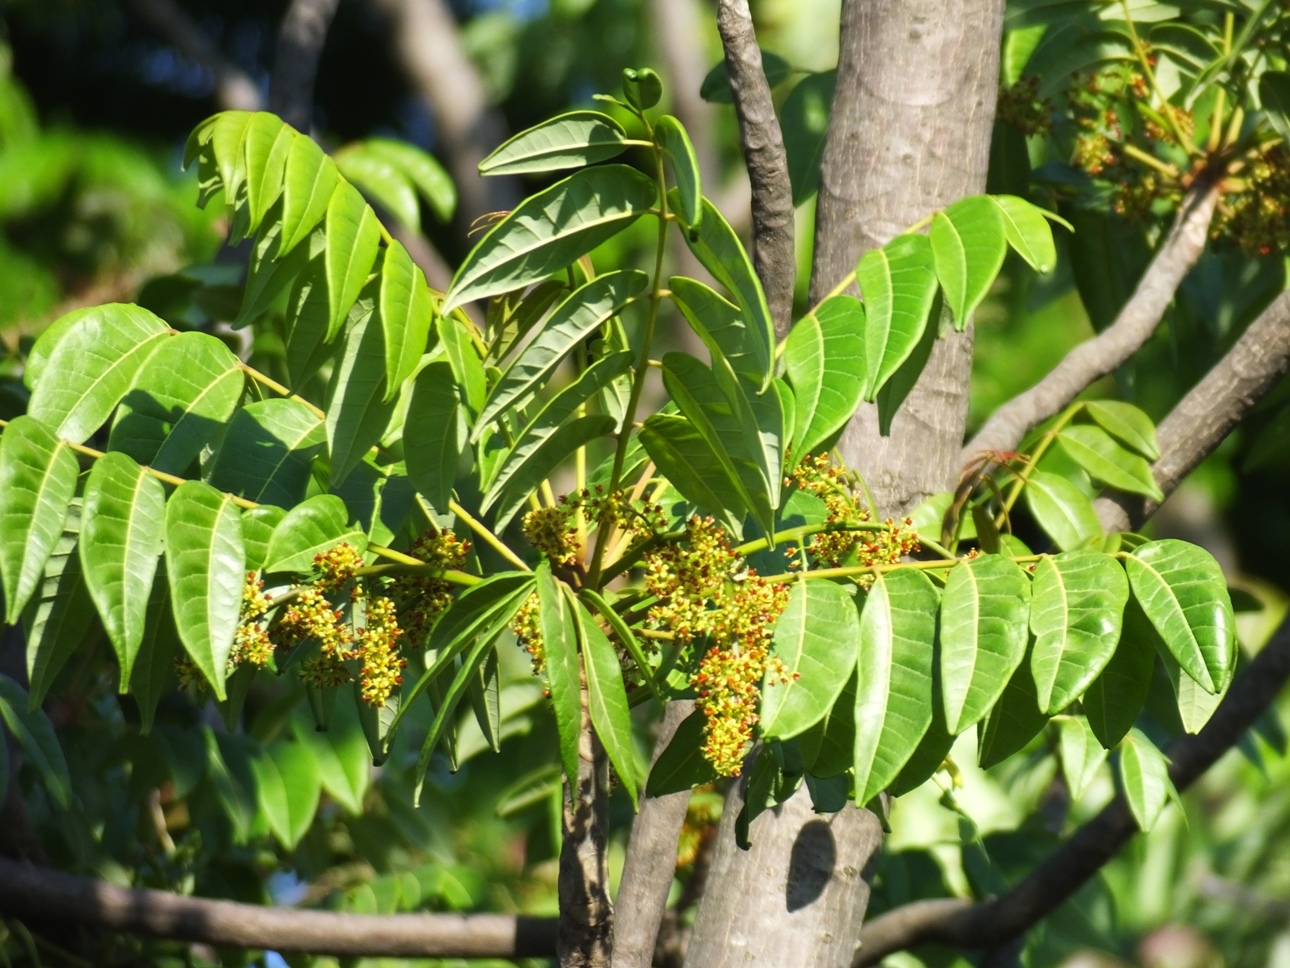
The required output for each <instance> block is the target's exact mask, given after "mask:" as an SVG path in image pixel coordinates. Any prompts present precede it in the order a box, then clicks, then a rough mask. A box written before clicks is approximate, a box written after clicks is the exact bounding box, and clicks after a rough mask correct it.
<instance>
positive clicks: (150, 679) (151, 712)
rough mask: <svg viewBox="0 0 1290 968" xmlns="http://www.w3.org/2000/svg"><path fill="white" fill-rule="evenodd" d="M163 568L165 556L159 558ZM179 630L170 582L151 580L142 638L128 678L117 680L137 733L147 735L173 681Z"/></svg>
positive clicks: (178, 644)
mask: <svg viewBox="0 0 1290 968" xmlns="http://www.w3.org/2000/svg"><path fill="white" fill-rule="evenodd" d="M161 567H162V569H163V570H164V569H165V559H162V566H161ZM180 647H181V646H180V642H179V632H178V630H177V629H176V628H175V616H174V612H173V610H172V609H171V607H170V583H169V582H168V581H167V580H166V578H165V576H164V575H163V576H158V577H157V578H156V579H154V581H153V585H152V595H151V596H150V597H149V599H148V616H147V622H146V624H145V625H144V630H143V640H142V641H141V642H140V643H139V649H138V652H137V653H136V655H135V662H134V668H133V669H131V671H130V679H129V681H128V683H127V680H126V679H125V678H122V679H121V681H120V690H121V691H122V692H125V690H126V687H127V685H128V687H129V690H130V695H131V696H133V697H134V701H135V704H136V705H138V707H139V732H140V733H141V734H142V735H144V736H147V735H148V734H149V733H150V732H152V725H153V722H154V720H155V719H156V715H157V704H158V703H159V702H161V697H162V696H163V695H165V694H166V692H167V691H168V690H169V689H171V688H172V687H173V685H174V682H175V658H176V656H177V655H178V653H179V649H180Z"/></svg>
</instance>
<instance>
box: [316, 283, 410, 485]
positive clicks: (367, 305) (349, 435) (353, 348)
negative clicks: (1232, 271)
mask: <svg viewBox="0 0 1290 968" xmlns="http://www.w3.org/2000/svg"><path fill="white" fill-rule="evenodd" d="M375 288H376V286H375V285H373V286H370V287H369V288H368V289H367V290H365V292H364V295H363V298H362V299H360V300H359V302H358V303H357V304H355V306H354V310H353V313H352V314H351V316H350V322H349V327H348V329H347V330H346V332H345V348H344V352H343V353H342V354H341V358H340V360H339V361H338V362H337V364H336V369H335V371H334V372H333V373H332V378H331V383H330V384H329V385H328V387H327V406H326V412H327V417H326V420H325V421H324V423H325V426H326V428H327V449H328V451H329V453H330V455H331V484H332V487H336V486H338V485H340V484H342V483H343V482H344V480H345V478H346V477H348V476H349V472H350V471H352V470H353V469H354V467H355V466H356V465H357V464H358V462H359V461H361V460H362V459H363V457H364V455H366V454H367V451H368V450H369V449H370V448H371V447H372V446H373V445H375V444H376V443H377V441H379V440H380V439H381V435H382V434H383V433H385V428H386V427H387V426H389V422H390V415H391V414H392V413H393V412H394V401H392V400H388V401H387V396H386V393H385V390H386V380H385V334H384V332H383V331H382V329H381V321H380V320H379V319H377V318H376V311H375V306H376V297H377V294H376V292H375V291H374V290H375Z"/></svg>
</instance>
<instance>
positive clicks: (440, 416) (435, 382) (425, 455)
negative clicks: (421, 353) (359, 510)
mask: <svg viewBox="0 0 1290 968" xmlns="http://www.w3.org/2000/svg"><path fill="white" fill-rule="evenodd" d="M466 434H467V431H466V415H465V412H464V410H463V408H462V403H461V391H460V390H459V388H458V386H457V384H456V383H455V382H454V380H453V372H452V365H451V364H450V363H448V362H447V361H445V360H436V361H435V362H433V363H431V364H429V365H428V366H426V367H425V369H423V370H422V371H421V372H420V373H418V374H417V378H416V383H415V384H414V385H413V388H412V400H411V402H410V403H409V404H408V415H407V419H406V421H405V423H404V430H403V455H404V457H405V458H406V460H407V466H408V477H410V478H411V479H412V485H413V487H415V488H416V489H417V490H418V491H419V492H420V493H421V494H422V495H424V496H425V499H426V500H427V501H429V502H430V505H431V507H433V508H434V509H435V510H436V511H438V512H439V513H440V514H444V513H446V512H447V510H448V501H449V499H450V498H451V497H452V484H453V481H454V480H455V478H456V476H457V461H458V460H459V459H460V458H461V453H462V451H463V450H464V449H465V446H466Z"/></svg>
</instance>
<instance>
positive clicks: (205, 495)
mask: <svg viewBox="0 0 1290 968" xmlns="http://www.w3.org/2000/svg"><path fill="white" fill-rule="evenodd" d="M166 548H167V550H168V553H167V556H166V557H167V565H166V573H167V576H168V578H169V581H170V600H171V603H172V606H173V610H174V616H175V626H176V628H177V629H178V630H179V638H180V640H181V641H182V642H183V643H184V648H185V649H186V650H187V652H188V655H189V657H190V658H191V659H192V660H193V662H194V664H195V665H196V666H197V668H198V669H200V670H201V671H202V674H203V675H204V676H205V677H206V679H207V681H208V682H210V684H211V688H212V689H213V690H214V692H215V698H216V699H219V700H223V699H224V698H225V695H224V678H225V676H226V675H227V672H228V659H229V655H230V654H231V653H232V651H233V636H234V633H235V632H236V631H237V622H238V613H239V612H240V611H241V608H242V586H243V585H244V584H245V582H246V556H245V552H244V550H243V546H242V520H241V518H240V517H239V515H238V512H237V508H236V507H235V506H234V505H233V498H232V497H230V496H229V495H227V494H222V493H221V492H219V491H217V490H215V488H213V487H211V486H210V485H209V484H203V483H202V482H201V481H185V482H184V483H183V484H180V485H179V487H178V488H176V489H175V493H174V494H172V495H171V496H170V500H169V501H167V502H166Z"/></svg>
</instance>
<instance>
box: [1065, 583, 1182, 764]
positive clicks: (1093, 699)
mask: <svg viewBox="0 0 1290 968" xmlns="http://www.w3.org/2000/svg"><path fill="white" fill-rule="evenodd" d="M1158 640H1159V636H1158V635H1157V634H1156V630H1155V628H1153V627H1152V625H1151V622H1150V620H1149V619H1148V618H1147V617H1146V615H1144V614H1143V612H1142V607H1141V606H1140V605H1139V604H1138V603H1137V602H1136V601H1134V600H1133V599H1132V598H1131V599H1129V601H1128V604H1127V605H1126V606H1125V609H1124V630H1123V632H1121V634H1120V642H1119V645H1117V646H1116V648H1115V654H1114V655H1113V656H1112V657H1111V661H1110V662H1108V663H1107V664H1106V668H1104V669H1103V670H1102V674H1101V675H1099V676H1098V677H1097V678H1096V679H1094V680H1093V683H1092V684H1091V685H1090V686H1089V687H1088V690H1087V691H1086V692H1085V693H1084V698H1083V699H1082V701H1081V703H1080V705H1081V706H1082V707H1083V709H1084V716H1085V718H1086V719H1087V720H1088V724H1089V726H1090V727H1091V728H1092V730H1093V734H1094V735H1095V736H1097V738H1098V740H1099V741H1100V742H1101V744H1102V745H1103V746H1104V747H1105V748H1106V749H1113V748H1114V747H1115V746H1116V745H1118V744H1119V742H1120V740H1122V739H1124V737H1125V735H1127V734H1128V732H1129V729H1130V728H1131V727H1132V726H1133V724H1134V722H1135V721H1136V720H1137V718H1138V714H1139V713H1140V712H1142V706H1143V703H1145V702H1146V700H1147V693H1148V691H1150V689H1151V669H1152V666H1153V665H1154V664H1155V656H1156V643H1157V642H1158ZM1161 651H1163V647H1162V649H1161Z"/></svg>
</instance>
